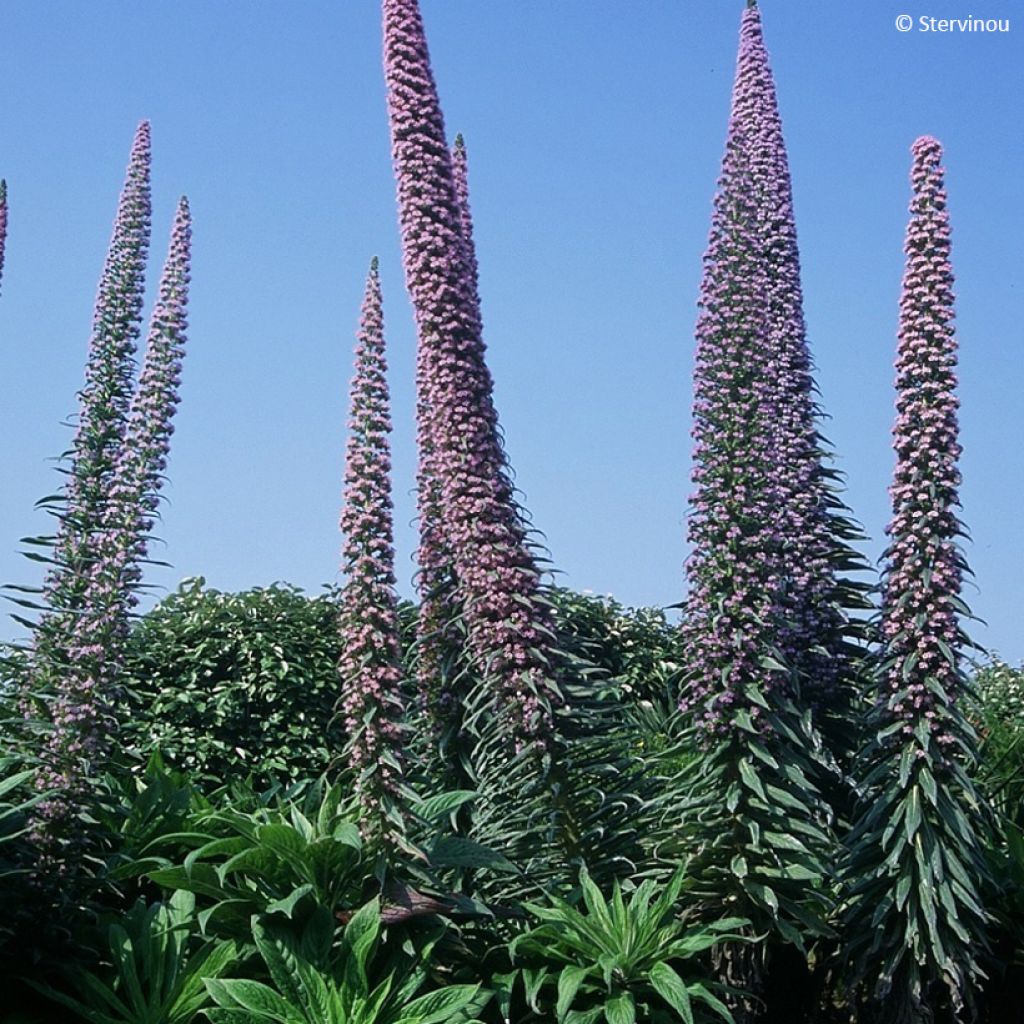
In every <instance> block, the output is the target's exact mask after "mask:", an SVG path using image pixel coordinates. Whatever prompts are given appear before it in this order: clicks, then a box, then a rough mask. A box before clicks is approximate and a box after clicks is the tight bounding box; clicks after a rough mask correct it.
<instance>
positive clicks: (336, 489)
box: [0, 0, 1024, 661]
mask: <svg viewBox="0 0 1024 1024" xmlns="http://www.w3.org/2000/svg"><path fill="white" fill-rule="evenodd" d="M422 2H423V11H424V17H425V21H426V25H427V31H428V34H429V38H430V45H431V50H432V55H433V60H434V70H435V74H436V77H437V79H438V83H439V87H440V89H441V94H442V101H443V104H444V109H445V114H446V119H447V125H448V128H449V131H450V133H451V134H452V135H454V133H455V132H457V131H461V132H463V133H464V134H465V136H466V140H467V145H468V148H469V156H470V176H471V181H470V184H471V192H472V202H473V210H474V216H475V220H476V229H477V246H478V251H479V257H480V266H481V288H482V294H483V303H484V315H485V323H486V337H487V341H488V346H489V360H490V365H491V368H492V371H493V373H494V376H495V379H496V396H497V402H498V407H499V411H500V415H501V420H502V424H503V427H504V431H505V434H506V438H507V446H508V451H509V453H510V457H511V460H512V463H513V465H514V467H515V469H516V473H517V481H518V484H519V486H520V488H521V489H522V491H523V492H524V495H525V501H526V504H527V506H528V507H529V509H530V510H531V512H532V514H533V519H534V522H535V525H536V526H537V528H538V529H540V530H541V531H543V533H544V535H545V537H546V541H547V544H548V546H549V548H550V550H551V554H552V558H553V562H554V564H555V565H556V566H557V567H558V568H559V569H560V570H562V572H563V573H564V575H563V576H562V577H561V579H562V581H563V582H565V583H567V584H568V585H571V586H574V587H577V588H579V589H590V590H593V591H595V592H598V593H612V594H614V595H615V596H616V597H617V598H619V599H620V600H622V601H624V602H626V603H631V604H660V605H667V604H671V603H674V602H676V601H678V600H679V599H680V598H681V596H682V593H683V575H682V563H683V560H684V558H685V555H686V546H685V523H684V516H685V505H686V498H687V495H688V493H689V491H690V485H689V459H690V449H691V442H690V437H689V426H690V424H689V407H690V372H691V367H692V359H693V324H694V319H695V302H696V296H697V289H698V282H699V276H700V258H701V254H702V252H703V249H704V244H705V239H706V234H707V228H708V222H709V216H710V209H711V197H712V193H713V190H714V183H715V178H716V176H717V172H718V166H719V161H720V158H721V150H722V144H723V140H724V136H725V128H726V121H727V116H728V105H729V91H730V86H731V80H732V72H733V63H734V59H735V50H736V39H737V30H738V24H739V18H740V13H741V9H742V2H741V0H714V2H702V3H698V2H696V0H643V2H637V0H558V2H557V3H553V2H550V0H422ZM761 6H762V10H763V16H764V21H765V32H766V37H767V41H768V45H769V47H770V49H771V51H772V58H773V65H774V69H775V74H776V79H777V83H778V88H779V95H780V104H781V108H782V114H783V118H784V124H785V131H786V137H787V141H788V144H789V152H790V161H791V164H792V169H793V178H794V187H795V194H796V210H797V218H798V227H799V233H800V243H801V249H802V254H803V261H804V287H805V292H806V299H807V302H806V313H807V319H808V324H809V328H810V338H811V345H812V349H813V353H814V357H815V360H816V363H817V366H818V382H819V385H820V389H821V392H822V398H823V403H824V405H825V408H826V410H827V412H828V413H829V415H830V416H831V420H830V421H829V422H828V423H827V424H826V427H825V430H826V433H827V435H828V436H829V437H830V439H831V440H832V442H833V444H834V446H835V448H836V451H837V453H838V455H839V465H840V467H841V468H842V469H843V470H844V471H845V473H846V474H847V478H848V491H847V494H846V500H847V502H848V503H849V504H850V505H851V507H852V508H853V510H854V512H855V513H856V515H857V517H858V518H859V519H860V521H861V522H862V523H863V524H864V526H865V527H866V529H867V531H868V532H869V534H870V535H871V538H872V541H871V544H870V545H869V546H868V548H867V551H868V553H869V554H870V555H871V556H872V557H874V556H877V554H878V553H879V551H880V550H881V541H882V536H883V529H884V524H885V521H886V519H887V516H888V499H887V495H886V488H887V486H888V481H889V476H890V472H891V468H892V454H891V450H890V447H889V441H890V437H889V431H890V427H891V422H892V403H893V394H892V378H893V369H892V362H893V356H894V347H895V330H896V318H897V302H898V296H899V286H900V275H901V270H902V252H901V246H902V236H903V231H904V226H905V221H906V207H907V202H908V199H909V187H908V184H907V176H908V170H909V147H910V144H911V142H912V141H913V140H914V138H915V137H916V136H917V135H920V134H925V133H928V134H933V135H935V136H937V137H938V138H939V139H941V140H942V141H943V143H944V144H945V146H946V162H947V167H948V186H949V192H950V206H951V213H952V220H953V228H954V264H955V267H956V271H957V278H958V285H957V294H958V315H959V320H958V323H959V332H960V342H961V346H962V349H961V381H962V393H961V397H962V401H963V408H962V428H963V442H964V446H965V455H964V460H963V469H964V475H965V483H964V487H963V502H964V511H963V515H964V518H965V519H966V521H967V523H968V525H969V526H970V529H971V532H972V535H973V544H972V545H971V546H970V547H969V550H968V556H969V559H970V561H971V563H972V565H973V567H974V569H975V572H976V576H977V585H978V590H977V591H973V590H972V591H971V592H969V593H968V595H967V596H968V599H969V602H970V603H971V604H972V606H973V607H974V609H975V611H976V613H977V614H978V615H980V616H981V617H982V618H984V619H986V620H987V621H988V623H989V625H988V627H987V628H984V629H983V628H980V627H979V628H977V629H976V630H975V633H976V635H977V636H978V638H979V639H980V640H982V641H983V642H984V643H986V644H988V645H990V646H992V647H994V648H996V649H997V650H998V651H999V652H1000V653H1001V654H1002V655H1003V656H1004V657H1005V658H1007V659H1009V660H1012V661H1018V660H1020V659H1021V658H1024V637H1022V635H1021V633H1020V632H1019V630H1018V628H1017V627H1018V624H1019V621H1020V609H1021V605H1022V599H1024V571H1022V570H1024V517H1022V516H1021V514H1020V512H1019V508H1020V506H1021V505H1022V503H1024V487H1022V483H1021V477H1022V463H1024V456H1022V454H1021V444H1020V440H1019V439H1020V437H1021V436H1022V435H1024V412H1022V402H1021V399H1020V396H1021V395H1022V394H1024V356H1022V341H1024V338H1022V334H1024V331H1022V327H1021V320H1022V318H1021V316H1020V313H1019V309H1018V307H1019V304H1020V302H1021V292H1022V278H1024V273H1022V271H1024V260H1022V257H1021V246H1020V239H1021V235H1022V228H1024V216H1022V212H1024V199H1022V192H1024V190H1022V189H1021V185H1020V182H1021V171H1020V169H1021V167H1022V166H1024V130H1022V129H1024V116H1022V113H1021V105H1020V96H1021V95H1022V94H1024V60H1022V55H1024V54H1022V45H1024V15H1021V14H1019V10H1020V9H1019V8H1014V6H1013V5H1011V4H1010V3H1009V0H972V2H969V0H955V2H951V0H892V2H890V0H867V2H862V3H846V4H823V3H821V2H820V0H763V3H762V5H761ZM900 14H909V15H911V16H912V17H913V18H915V19H917V18H918V17H920V16H933V17H936V18H956V17H961V18H962V17H965V16H967V15H972V16H974V17H976V18H978V17H993V18H994V17H1002V18H1007V17H1008V18H1010V20H1011V29H1010V32H1009V33H1001V34H986V33H970V34H965V33H955V32H954V33H944V34H938V33H924V32H921V31H919V30H917V27H916V23H915V29H914V30H913V31H911V32H906V33H901V32H899V31H897V29H896V26H895V19H896V17H897V15H900ZM1018 20H1019V23H1018ZM0 95H2V96H3V97H4V101H3V103H0V176H4V177H6V178H7V180H8V183H9V187H10V203H11V223H10V231H9V238H8V252H7V266H6V269H5V272H4V280H3V294H2V297H0V390H2V395H3V398H2V400H0V437H3V439H4V443H3V445H2V446H0V460H2V463H0V465H2V479H3V481H4V495H3V500H2V502H0V580H3V581H8V582H31V581H34V580H37V579H38V569H37V567H36V566H34V565H33V564H32V563H29V562H27V561H25V560H24V559H22V558H20V557H19V556H18V555H17V549H18V544H17V540H18V538H19V537H20V536H23V535H25V534H32V533H38V532H41V531H43V530H44V529H45V528H46V521H45V518H44V517H42V516H40V515H39V514H38V513H34V512H33V510H32V505H33V503H34V501H35V500H36V499H37V498H39V497H40V496H42V495H44V494H47V493H50V492H52V491H53V490H54V485H55V483H56V481H57V476H56V474H55V473H54V470H53V468H52V464H51V463H50V462H48V460H49V459H50V458H51V457H52V456H53V455H55V454H56V453H58V452H60V451H61V450H62V449H63V448H65V447H66V446H67V444H68V442H69V440H70V436H71V435H70V431H69V430H68V429H67V428H64V427H61V426H60V423H61V420H62V419H65V418H66V417H67V416H68V414H69V413H71V412H73V410H74V408H75V404H76V402H75V398H74V395H75V392H76V390H77V389H78V388H79V387H80V386H81V382H82V370H83V362H84V357H85V351H86V344H87V340H88V333H89V323H90V319H91V308H92V301H93V297H94V294H95V288H96V283H97V280H98V277H99V272H100V268H101V265H102V261H103V256H104V253H105V249H106V245H107V241H108V239H109V234H110V227H111V223H112V219H113V214H114V209H115V205H116V200H117V193H118V191H119V188H120V185H121V179H122V176H123V172H124V166H125V162H126V160H127V155H128V149H129V145H130V142H131V136H132V132H133V130H134V128H135V125H136V123H137V122H138V121H139V120H140V119H141V118H149V119H150V120H151V121H152V125H153V143H154V172H153V174H154V178H153V180H154V235H153V255H154V259H153V261H152V265H151V278H152V279H153V280H155V278H156V274H157V272H158V271H157V267H158V265H159V263H160V261H162V259H163V255H164V252H165V251H166V245H167V238H168V234H169V230H170V222H171V216H172V211H173V206H174V203H175V201H176V199H177V197H178V195H179V194H181V193H182V192H185V193H187V194H188V196H189V198H190V200H191V203H192V209H193V212H194V216H195V233H194V272H193V293H192V307H191V331H190V338H189V348H190V351H189V354H188V357H187V359H186V365H185V372H184V383H183V389H182V391H183V405H182V408H181V410H180V413H179V416H178V421H177V432H176V434H175V439H174V448H173V450H172V455H171V465H170V470H169V472H170V477H171V484H170V485H169V487H168V490H167V494H168V497H169V499H170V500H169V504H168V505H167V507H166V509H165V513H164V522H163V524H162V527H161V529H160V534H161V536H162V537H163V538H164V540H165V541H166V547H165V548H164V549H162V551H161V552H159V554H160V556H161V557H164V558H166V559H167V560H168V561H170V562H171V563H172V567H171V568H168V569H161V570H157V571H154V572H153V573H152V574H151V577H152V580H153V582H155V583H157V584H159V585H161V586H163V587H165V588H167V587H169V588H173V587H174V586H175V585H176V583H177V581H178V580H179V579H180V578H182V577H184V576H191V575H204V576H205V577H206V578H207V580H208V581H209V583H210V584H211V585H213V586H216V587H219V588H221V589H239V588H244V587H249V586H255V585H265V584H269V583H271V582H272V581H275V580H288V581H292V582H294V583H297V584H299V585H301V586H303V587H305V588H307V589H309V590H313V591H315V590H317V589H318V587H319V586H320V585H321V584H322V583H326V582H333V581H335V580H336V579H337V564H338V551H339V544H340V539H339V536H338V533H337V516H338V511H339V501H340V495H341V474H342V462H343V453H344V438H345V431H344V424H345V418H346V410H345V405H346V392H347V387H348V380H349V376H350V366H351V349H352V341H353V332H354V329H355V324H356V318H357V313H358V306H359V300H360V296H361V292H362V288H363V281H364V276H365V272H366V266H367V263H368V261H369V259H370V257H371V256H372V255H373V254H379V255H380V257H381V261H382V275H383V283H384V289H385V303H386V309H385V317H386V329H387V334H388V342H389V346H390V361H391V367H392V394H393V401H394V415H395V435H394V447H395V491H396V506H397V508H396V525H397V531H398V567H399V575H400V578H401V585H402V589H403V591H404V592H405V593H411V586H410V578H411V573H412V552H413V550H414V545H415V536H414V532H413V529H412V526H411V521H412V517H413V514H414V498H413V495H412V486H413V477H414V472H415V452H414V448H413V437H414V424H413V399H414V396H413V387H412V381H413V360H414V338H413V331H412V319H411V312H410V308H409V303H408V298H407V296H406V293H405V290H404V285H403V280H402V273H401V266H400V255H399V249H398V230H397V217H396V211H395V195H394V184H393V179H392V174H391V165H390V155H389V142H388V134H387V121H386V113H385V106H384V90H383V80H382V74H381V68H380V29H379V12H378V4H377V3H376V2H375V0H344V2H338V0H287V2H285V0H260V2H256V0H245V2H242V0H217V2H216V3H211V2H209V0H177V2H176V3H174V4H164V3H156V2H153V0H150V2H141V3H139V2H128V0H90V2H89V3H88V4H85V3H81V2H80V0H49V2H48V3H46V4H30V3H10V4H6V5H5V8H4V12H3V32H2V35H0ZM4 630H5V632H6V634H7V635H15V634H16V632H17V630H16V628H15V627H13V625H12V626H9V627H4ZM0 635H4V634H3V633H2V632H0Z"/></svg>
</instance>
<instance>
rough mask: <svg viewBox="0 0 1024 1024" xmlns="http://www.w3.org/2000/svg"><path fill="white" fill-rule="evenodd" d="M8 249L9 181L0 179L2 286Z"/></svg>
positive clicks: (0, 272) (0, 275) (0, 281)
mask: <svg viewBox="0 0 1024 1024" xmlns="http://www.w3.org/2000/svg"><path fill="white" fill-rule="evenodd" d="M6 248H7V180H6V178H0V284H2V283H3V279H4V251H5V249H6Z"/></svg>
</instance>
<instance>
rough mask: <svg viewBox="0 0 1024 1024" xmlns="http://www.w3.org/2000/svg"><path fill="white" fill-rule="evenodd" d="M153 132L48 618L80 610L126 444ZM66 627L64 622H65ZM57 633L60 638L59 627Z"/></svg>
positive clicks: (95, 335)
mask: <svg viewBox="0 0 1024 1024" xmlns="http://www.w3.org/2000/svg"><path fill="white" fill-rule="evenodd" d="M150 206H151V201H150V130H149V123H148V122H146V121H143V122H142V123H141V124H140V125H139V127H138V129H137V130H136V133H135V140H134V143H133V145H132V151H131V156H130V159H129V163H128V174H127V178H126V180H125V184H124V189H123V191H122V192H121V198H120V202H119V204H118V211H117V219H116V221H115V223H114V233H113V237H112V238H111V242H110V248H109V250H108V252H107V259H106V263H105V264H104V268H103V274H102V277H101V278H100V284H99V291H98V294H97V297H96V308H95V313H94V317H93V329H92V337H91V339H90V343H89V355H88V359H87V362H86V371H85V386H84V387H83V389H82V391H81V392H80V394H79V397H80V401H81V406H80V410H79V416H78V428H77V431H76V433H75V439H74V443H73V445H72V449H71V466H70V472H69V474H68V482H67V486H66V493H65V506H66V507H65V509H64V512H63V514H62V516H61V518H60V523H59V526H58V532H57V542H56V547H55V557H56V563H57V564H56V569H55V571H54V572H53V573H51V575H50V577H49V579H48V580H47V585H46V588H45V591H44V596H45V599H46V603H47V605H48V606H49V608H50V609H51V616H56V617H57V618H59V619H60V620H61V622H63V615H62V613H65V612H74V611H75V610H76V609H77V607H78V606H79V605H80V603H81V598H82V595H83V593H84V591H85V586H86V583H87V580H88V578H89V576H90V569H91V564H92V562H93V561H94V557H95V556H94V553H93V552H92V550H91V547H92V544H93V541H94V539H95V535H96V533H97V531H98V530H99V529H100V528H101V524H102V523H103V521H104V517H105V514H106V509H107V504H108V496H109V492H110V487H111V483H112V480H113V476H114V465H115V463H116V461H117V458H118V453H119V452H120V450H121V445H122V442H123V440H124V433H125V428H126V425H127V422H128V416H129V410H130V405H131V399H132V394H133V392H134V384H135V359H134V355H135V349H136V345H137V343H138V338H139V331H140V324H141V322H142V303H143V293H144V289H145V272H146V259H147V256H148V252H149V231H150ZM51 616H44V617H43V621H42V622H41V623H40V635H39V636H37V640H43V639H45V636H46V634H47V633H48V632H50V630H48V628H46V627H47V625H48V623H49V621H50V619H51ZM63 624H64V626H66V623H63ZM54 632H56V633H57V635H58V636H59V635H60V633H61V632H62V628H61V627H60V626H58V628H57V629H56V630H54Z"/></svg>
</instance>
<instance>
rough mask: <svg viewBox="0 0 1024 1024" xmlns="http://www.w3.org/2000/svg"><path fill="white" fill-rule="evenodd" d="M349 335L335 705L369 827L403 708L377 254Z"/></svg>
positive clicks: (387, 780) (393, 780) (396, 751)
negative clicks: (353, 340)
mask: <svg viewBox="0 0 1024 1024" xmlns="http://www.w3.org/2000/svg"><path fill="white" fill-rule="evenodd" d="M357 337H358V343H357V346H356V359H355V376H354V377H353V379H352V388H351V406H350V418H349V423H348V427H349V440H348V447H347V450H346V459H345V501H344V507H343V509H342V513H341V529H342V532H343V533H344V536H345V544H344V549H343V553H342V559H343V570H344V573H345V584H344V587H343V589H342V592H341V612H340V632H341V642H342V654H341V658H340V661H339V673H340V677H341V685H342V690H341V700H340V702H339V708H340V711H341V714H342V716H343V718H344V724H345V728H346V732H347V734H348V737H349V745H348V756H349V761H350V764H351V766H352V768H353V769H354V771H355V772H356V775H357V788H358V791H359V794H360V798H361V800H362V801H363V804H364V807H365V808H366V809H367V811H368V812H369V815H368V817H369V820H371V821H373V820H374V819H375V818H378V817H379V812H380V811H381V809H382V801H383V800H385V799H387V797H388V796H390V795H391V794H392V793H393V792H394V790H395V788H396V786H397V784H398V781H399V777H400V756H401V752H400V746H401V744H400V737H399V727H398V724H397V723H398V720H399V718H400V716H401V710H402V709H401V702H400V698H399V687H400V684H401V682H402V668H401V652H400V650H399V632H398V598H397V596H396V593H395V572H394V561H395V554H394V547H393V529H392V522H391V510H392V503H391V452H390V445H389V442H388V435H389V434H390V433H391V414H390V410H389V401H388V384H387V363H386V361H385V357H384V328H383V317H382V309H381V291H380V276H379V273H378V269H377V260H376V258H374V260H373V263H372V264H371V266H370V274H369V278H368V280H367V283H366V295H365V298H364V300H363V306H362V314H361V319H360V327H359V333H358V336H357Z"/></svg>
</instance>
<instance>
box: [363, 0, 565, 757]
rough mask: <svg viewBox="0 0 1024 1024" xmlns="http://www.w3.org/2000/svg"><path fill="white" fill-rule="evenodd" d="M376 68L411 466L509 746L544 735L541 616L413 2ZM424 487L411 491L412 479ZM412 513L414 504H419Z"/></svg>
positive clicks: (393, 3)
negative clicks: (396, 228) (412, 361)
mask: <svg viewBox="0 0 1024 1024" xmlns="http://www.w3.org/2000/svg"><path fill="white" fill-rule="evenodd" d="M383 14H384V71H385V78H386V81H387V87H388V112H389V117H390V125H391V138H392V155H393V158H394V164H395V171H396V177H397V184H398V204H399V219H400V223H401V229H402V242H403V261H404V265H405V274H406V283H407V286H408V288H409V292H410V294H411V296H412V302H413V308H414V310H415V314H416V323H417V328H418V336H419V352H418V361H419V362H418V365H419V384H420V387H421V389H422V391H421V394H420V398H419V414H420V417H421V420H420V437H421V439H423V440H426V442H427V444H428V446H429V461H428V463H427V465H426V467H424V466H422V465H421V481H422V479H423V478H424V476H426V475H427V474H425V473H424V472H423V471H424V469H426V470H427V473H428V474H429V476H430V478H432V479H433V480H434V481H436V485H437V491H436V494H437V496H438V498H439V500H440V504H441V510H442V523H443V535H444V542H445V543H446V544H447V546H448V550H449V551H450V552H451V557H452V561H453V565H454V570H455V576H456V578H457V580H458V594H459V598H460V601H461V603H462V607H463V608H464V612H465V618H466V621H467V624H468V628H469V647H470V650H471V653H472V656H473V660H474V662H475V663H476V666H477V668H478V670H479V671H481V672H482V673H483V674H484V675H485V676H486V678H487V679H488V680H490V681H492V683H493V684H494V685H495V686H496V688H497V691H498V693H497V697H498V699H499V702H500V704H501V705H502V706H503V707H504V709H505V712H506V714H507V715H508V718H509V732H510V733H511V735H512V737H513V738H514V740H515V741H516V742H517V743H530V742H533V741H536V740H541V741H543V737H544V736H545V735H546V734H547V733H549V731H550V728H551V710H550V709H551V705H552V702H553V700H554V697H553V693H552V691H551V690H550V689H549V686H548V682H547V679H548V676H549V673H550V665H549V660H548V656H547V654H546V653H545V649H546V648H547V646H548V644H547V635H548V629H549V622H548V616H547V613H546V612H545V611H544V610H543V607H542V606H541V605H540V604H539V602H537V601H536V600H535V598H536V596H537V593H538V589H539V587H540V574H539V572H538V569H537V566H536V564H535V561H534V559H533V556H532V554H531V552H530V550H529V547H528V544H527V536H526V529H525V527H524V525H523V522H522V520H521V517H520V512H519V509H518V507H517V505H516V502H515V499H514V493H513V488H512V483H511V480H510V476H509V470H508V465H507V462H506V459H505V454H504V451H503V448H502V445H501V441H500V437H499V432H498V422H497V415H496V413H495V410H494V404H493V398H492V382H491V377H490V374H489V372H488V370H487V366H486V362H485V358H484V344H483V337H482V331H481V327H480V320H479V314H478V307H477V305H476V303H475V301H474V290H473V286H472V275H471V271H470V268H469V266H468V264H467V260H466V254H465V245H464V240H463V237H462V230H461V214H460V209H459V200H458V196H457V195H456V191H455V183H454V179H453V173H452V161H451V155H450V153H449V151H448V147H447V143H446V139H445V130H444V119H443V116H442V114H441V108H440V104H439V102H438V97H437V89H436V87H435V85H434V80H433V75H432V73H431V70H430V58H429V54H428V50H427V42H426V38H425V35H424V32H423V22H422V19H421V16H420V11H419V6H418V4H417V2H416V0H384V3H383ZM421 486H422V483H421ZM421 507H422V498H421Z"/></svg>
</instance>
